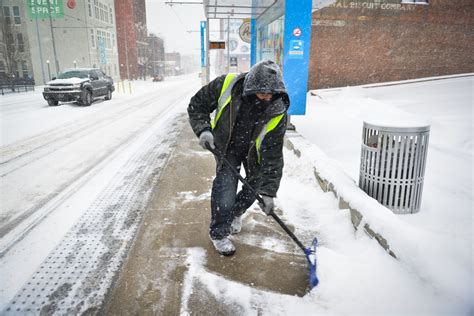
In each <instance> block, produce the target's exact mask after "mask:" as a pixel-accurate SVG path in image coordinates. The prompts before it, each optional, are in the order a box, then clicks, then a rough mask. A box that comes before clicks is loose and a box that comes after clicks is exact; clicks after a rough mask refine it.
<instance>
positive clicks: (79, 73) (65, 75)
mask: <svg viewBox="0 0 474 316" xmlns="http://www.w3.org/2000/svg"><path fill="white" fill-rule="evenodd" d="M88 75H89V72H88V71H87V70H71V71H66V72H61V73H60V74H59V75H58V79H69V78H81V79H82V78H88Z"/></svg>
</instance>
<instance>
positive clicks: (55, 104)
mask: <svg viewBox="0 0 474 316" xmlns="http://www.w3.org/2000/svg"><path fill="white" fill-rule="evenodd" d="M48 105H49V106H58V105H59V101H56V100H52V99H49V100H48Z"/></svg>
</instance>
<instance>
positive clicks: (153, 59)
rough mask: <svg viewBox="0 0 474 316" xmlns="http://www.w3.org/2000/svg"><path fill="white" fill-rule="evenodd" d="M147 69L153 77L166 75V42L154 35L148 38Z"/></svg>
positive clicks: (151, 34)
mask: <svg viewBox="0 0 474 316" xmlns="http://www.w3.org/2000/svg"><path fill="white" fill-rule="evenodd" d="M147 67H148V72H149V73H150V74H152V75H153V74H160V75H164V74H165V42H164V40H163V39H162V38H161V37H158V36H156V35H155V34H153V33H150V35H149V36H148V59H147Z"/></svg>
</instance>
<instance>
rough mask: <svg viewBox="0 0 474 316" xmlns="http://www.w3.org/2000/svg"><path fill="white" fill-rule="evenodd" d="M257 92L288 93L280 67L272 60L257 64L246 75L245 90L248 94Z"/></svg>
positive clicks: (245, 93)
mask: <svg viewBox="0 0 474 316" xmlns="http://www.w3.org/2000/svg"><path fill="white" fill-rule="evenodd" d="M256 93H269V94H281V93H287V92H286V88H285V83H284V82H283V76H282V74H281V71H280V67H279V66H278V65H277V64H276V63H275V62H273V61H271V60H264V61H261V62H259V63H258V64H255V65H254V66H253V67H252V68H250V71H249V72H248V73H247V75H246V76H245V81H244V92H243V94H244V95H246V96H248V95H252V94H256Z"/></svg>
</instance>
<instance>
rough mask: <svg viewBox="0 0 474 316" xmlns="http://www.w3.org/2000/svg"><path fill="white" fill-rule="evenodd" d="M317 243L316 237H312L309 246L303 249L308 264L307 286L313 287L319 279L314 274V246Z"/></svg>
mask: <svg viewBox="0 0 474 316" xmlns="http://www.w3.org/2000/svg"><path fill="white" fill-rule="evenodd" d="M317 245H318V239H317V238H314V240H313V243H312V244H311V246H310V247H309V248H306V249H305V254H306V260H308V265H309V286H310V287H311V289H313V288H314V287H315V286H317V285H318V283H319V279H318V277H317V275H316V246H317Z"/></svg>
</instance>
